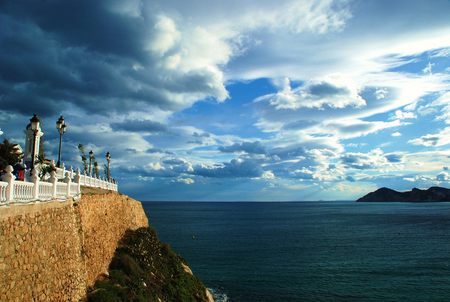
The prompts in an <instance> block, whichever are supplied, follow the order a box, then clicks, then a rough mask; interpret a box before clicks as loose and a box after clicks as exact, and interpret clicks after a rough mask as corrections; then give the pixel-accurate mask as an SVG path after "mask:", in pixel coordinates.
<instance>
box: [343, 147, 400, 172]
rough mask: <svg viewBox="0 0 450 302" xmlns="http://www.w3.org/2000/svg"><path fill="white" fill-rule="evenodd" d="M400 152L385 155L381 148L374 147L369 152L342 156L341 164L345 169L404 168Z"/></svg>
mask: <svg viewBox="0 0 450 302" xmlns="http://www.w3.org/2000/svg"><path fill="white" fill-rule="evenodd" d="M399 162H401V156H400V155H399V154H388V155H383V151H381V149H374V150H372V151H370V152H369V153H351V152H349V153H346V154H344V155H342V156H341V157H340V164H341V165H342V166H343V167H344V168H345V169H352V170H375V171H393V170H401V169H403V166H402V165H398V164H397V163H399Z"/></svg>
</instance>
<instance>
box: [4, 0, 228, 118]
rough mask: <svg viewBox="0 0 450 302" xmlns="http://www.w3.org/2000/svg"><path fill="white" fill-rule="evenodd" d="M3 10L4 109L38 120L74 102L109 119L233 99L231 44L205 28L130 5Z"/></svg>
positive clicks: (15, 6)
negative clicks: (227, 75) (226, 79)
mask: <svg viewBox="0 0 450 302" xmlns="http://www.w3.org/2000/svg"><path fill="white" fill-rule="evenodd" d="M2 6H3V9H2V11H3V12H5V13H8V14H5V13H3V14H1V15H0V23H1V24H2V34H1V35H0V47H1V48H2V50H3V51H2V54H1V55H0V63H1V65H2V70H1V71H0V79H1V80H0V91H1V94H2V98H1V99H0V103H1V104H2V108H4V110H7V111H10V112H20V113H23V114H26V115H30V114H32V113H33V112H36V111H37V109H38V107H36V106H35V105H34V104H37V103H39V104H40V108H41V110H42V114H41V115H44V114H46V115H51V114H57V113H58V112H60V111H62V110H63V109H64V108H65V107H67V106H68V105H69V104H70V105H72V106H75V107H76V108H79V109H82V110H84V111H85V112H91V111H93V110H95V112H96V113H97V114H104V115H109V114H111V113H112V112H114V111H116V112H121V113H128V112H134V111H147V112H150V111H151V109H152V108H161V109H163V110H171V111H173V110H182V109H184V108H187V107H189V106H191V105H192V104H193V103H194V102H196V101H198V100H200V99H203V98H205V97H211V98H216V99H217V100H218V101H223V100H224V99H226V98H227V97H228V93H227V91H226V89H225V87H224V85H223V74H222V72H221V71H220V69H219V68H218V64H223V63H226V62H227V60H229V56H230V55H231V50H230V49H229V47H228V45H227V44H226V43H225V42H224V41H221V40H220V39H219V40H218V42H216V43H213V42H212V40H211V39H210V37H209V40H208V34H209V33H208V31H207V30H205V29H200V28H198V29H195V30H193V31H189V30H188V29H187V28H185V29H180V28H179V27H178V26H177V24H176V22H175V20H174V19H173V18H170V17H168V16H165V15H155V14H152V12H151V10H150V6H152V4H151V3H145V2H141V3H140V5H131V6H129V7H126V6H124V5H122V6H120V7H125V11H121V12H119V11H118V9H117V8H112V6H111V5H109V3H106V2H102V1H98V2H96V3H92V2H90V1H84V0H83V1H78V2H77V3H72V2H53V1H49V2H46V3H41V2H33V3H29V5H23V4H22V3H19V2H9V3H4V4H2ZM130 7H133V8H130ZM127 12H128V13H127ZM23 20H26V22H23ZM74 29H76V30H74ZM200 33H201V34H200ZM209 35H210V36H211V34H209ZM216 40H217V39H216ZM220 43H222V46H221V48H220V50H221V51H219V48H218V47H217V46H218V45H219V44H220ZM214 49H215V50H216V51H215V52H213V50H214ZM222 49H223V50H222ZM199 50H201V51H199ZM207 52H209V54H208V55H206V56H205V53H207ZM219 53H220V55H219ZM210 54H214V55H213V56H211V55H210ZM177 57H178V58H179V59H178V63H177V64H175V63H174V58H177ZM164 62H167V64H161V63H164ZM175 65H176V66H175ZM174 67H178V68H176V69H174ZM19 102H20V103H21V104H26V106H18V105H17V104H18V103H19Z"/></svg>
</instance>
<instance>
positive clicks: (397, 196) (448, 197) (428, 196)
mask: <svg viewBox="0 0 450 302" xmlns="http://www.w3.org/2000/svg"><path fill="white" fill-rule="evenodd" d="M449 201H450V189H446V188H442V187H431V188H429V189H428V190H420V189H417V188H413V189H412V190H411V191H406V192H397V191H394V190H392V189H388V188H380V189H378V190H376V191H374V192H371V193H369V194H367V195H365V196H363V197H361V198H359V199H358V200H356V202H449Z"/></svg>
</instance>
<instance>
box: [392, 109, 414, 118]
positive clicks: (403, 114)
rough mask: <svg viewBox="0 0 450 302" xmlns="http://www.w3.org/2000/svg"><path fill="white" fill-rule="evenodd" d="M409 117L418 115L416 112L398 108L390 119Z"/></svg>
mask: <svg viewBox="0 0 450 302" xmlns="http://www.w3.org/2000/svg"><path fill="white" fill-rule="evenodd" d="M407 118H417V115H415V114H414V112H403V111H401V110H396V111H395V115H393V116H391V117H390V118H389V119H390V120H396V119H399V120H404V119H407Z"/></svg>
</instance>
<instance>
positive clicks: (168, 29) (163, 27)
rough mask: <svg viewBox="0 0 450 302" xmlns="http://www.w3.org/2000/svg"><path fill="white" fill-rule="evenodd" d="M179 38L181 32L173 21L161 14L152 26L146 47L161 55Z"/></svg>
mask: <svg viewBox="0 0 450 302" xmlns="http://www.w3.org/2000/svg"><path fill="white" fill-rule="evenodd" d="M180 39H181V32H180V31H179V30H178V29H177V26H176V25H175V22H174V21H173V20H172V19H171V18H168V17H166V16H161V17H160V18H159V21H158V22H157V23H156V24H155V26H154V35H153V36H152V37H151V39H150V40H149V41H148V45H147V47H146V49H148V50H151V51H154V52H156V53H157V54H158V55H160V56H163V55H164V54H165V53H166V52H167V51H169V50H170V49H171V48H172V47H173V46H174V45H175V44H176V43H177V42H178V41H179V40H180Z"/></svg>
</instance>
